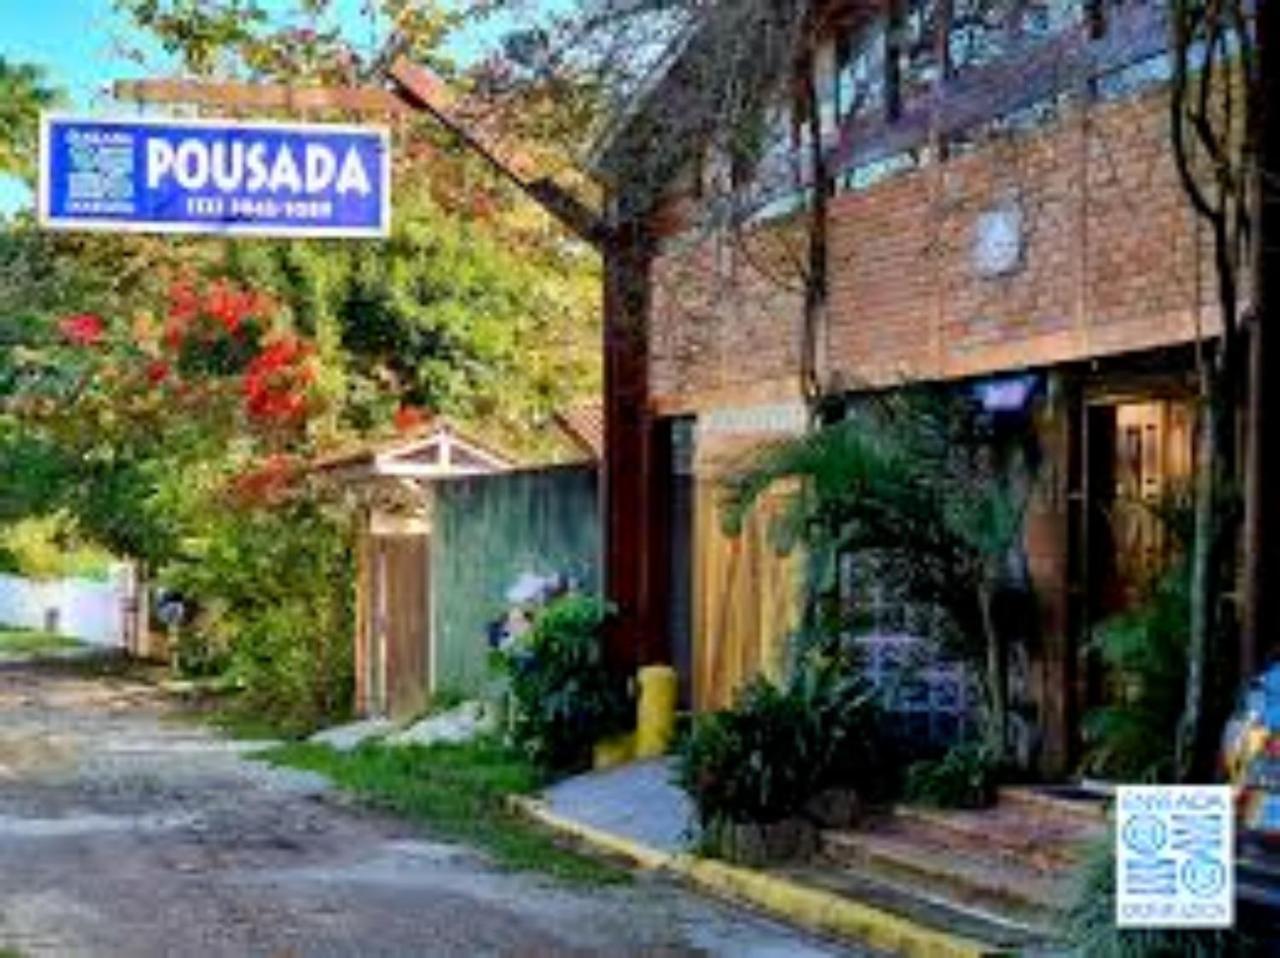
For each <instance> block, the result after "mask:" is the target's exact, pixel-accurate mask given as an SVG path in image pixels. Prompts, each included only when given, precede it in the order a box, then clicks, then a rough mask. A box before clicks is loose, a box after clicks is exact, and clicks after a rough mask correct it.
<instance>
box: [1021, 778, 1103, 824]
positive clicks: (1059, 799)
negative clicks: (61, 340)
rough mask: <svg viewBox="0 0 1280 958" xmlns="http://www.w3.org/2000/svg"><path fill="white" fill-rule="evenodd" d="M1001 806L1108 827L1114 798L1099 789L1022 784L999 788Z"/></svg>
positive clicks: (1077, 786) (1055, 818) (1058, 818)
mask: <svg viewBox="0 0 1280 958" xmlns="http://www.w3.org/2000/svg"><path fill="white" fill-rule="evenodd" d="M999 804H1000V805H1002V806H1004V807H1006V808H1008V807H1014V808H1023V809H1026V810H1027V811H1028V812H1039V813H1041V814H1043V815H1046V816H1048V817H1050V818H1052V819H1054V820H1059V821H1060V820H1062V819H1068V820H1077V821H1083V822H1086V823H1089V824H1094V825H1098V824H1101V825H1106V824H1107V821H1108V816H1109V814H1110V808H1111V798H1110V796H1109V795H1108V794H1106V793H1105V792H1103V791H1100V790H1098V789H1096V788H1085V787H1082V786H1079V785H1020V786H1006V787H1005V788H1002V789H1000V791H999Z"/></svg>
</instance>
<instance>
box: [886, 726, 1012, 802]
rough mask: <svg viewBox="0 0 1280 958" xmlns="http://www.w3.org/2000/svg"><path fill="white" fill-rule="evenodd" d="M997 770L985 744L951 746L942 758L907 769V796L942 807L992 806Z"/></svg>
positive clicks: (914, 800)
mask: <svg viewBox="0 0 1280 958" xmlns="http://www.w3.org/2000/svg"><path fill="white" fill-rule="evenodd" d="M998 771H999V769H998V763H997V762H996V760H995V757H994V756H993V755H992V754H991V750H990V749H989V748H988V747H987V746H986V745H982V744H978V743H976V742H965V743H963V744H960V745H954V746H952V747H951V748H950V749H949V750H948V751H947V754H946V755H944V756H943V757H942V758H940V759H937V760H933V761H922V762H915V763H913V764H912V765H911V767H910V768H908V769H907V783H906V797H907V799H908V800H909V801H913V802H920V803H922V804H926V805H937V806H939V807H941V808H986V807H988V806H989V805H992V804H994V803H995V798H996V786H997V784H998Z"/></svg>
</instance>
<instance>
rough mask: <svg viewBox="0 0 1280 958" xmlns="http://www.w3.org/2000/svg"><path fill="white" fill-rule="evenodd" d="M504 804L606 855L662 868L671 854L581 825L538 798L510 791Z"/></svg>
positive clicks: (642, 866) (641, 864) (644, 866)
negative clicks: (550, 807) (559, 813)
mask: <svg viewBox="0 0 1280 958" xmlns="http://www.w3.org/2000/svg"><path fill="white" fill-rule="evenodd" d="M507 805H508V807H510V808H511V809H512V811H514V812H516V813H517V814H520V815H525V816H527V817H529V818H531V819H533V820H534V821H537V822H541V823H542V824H543V825H546V826H547V827H548V828H554V829H555V830H556V831H559V832H564V833H565V834H566V835H570V836H572V837H573V838H576V839H579V840H581V841H583V842H586V843H587V844H588V845H593V846H595V847H596V848H597V849H599V850H600V851H603V852H605V853H607V854H609V855H617V856H619V857H621V858H628V859H630V860H631V861H633V862H635V863H636V864H637V865H639V866H640V867H641V868H648V869H657V868H665V867H667V865H668V864H669V861H670V859H671V856H670V855H668V854H667V853H666V852H661V851H658V850H657V849H656V848H650V847H649V846H648V845H641V844H640V843H639V842H633V841H631V839H629V838H623V837H621V836H620V835H614V834H613V833H611V832H606V831H603V830H602V829H599V828H592V827H591V826H590V825H583V824H582V823H581V822H575V821H573V820H572V819H569V818H565V817H563V816H561V815H557V814H556V813H555V812H553V811H551V810H550V809H549V808H547V806H546V805H544V804H543V803H542V802H539V801H536V800H535V799H531V798H525V797H524V796H521V795H510V796H508V797H507Z"/></svg>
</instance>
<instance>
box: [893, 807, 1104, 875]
mask: <svg viewBox="0 0 1280 958" xmlns="http://www.w3.org/2000/svg"><path fill="white" fill-rule="evenodd" d="M893 815H894V818H895V819H897V820H899V821H901V822H902V823H903V824H904V826H905V827H907V828H909V829H910V830H911V831H913V832H915V833H917V834H920V835H922V836H924V837H926V838H930V839H934V840H936V841H938V842H939V843H940V844H944V845H949V846H955V847H958V848H959V849H961V850H964V851H966V852H970V853H974V852H976V853H979V854H994V855H999V856H1000V857H1001V858H1002V859H1003V860H1005V861H1011V862H1015V863H1021V864H1025V865H1028V866H1030V867H1032V868H1035V869H1037V870H1039V871H1044V872H1055V871H1064V870H1068V869H1072V868H1074V867H1076V866H1077V865H1079V864H1080V862H1081V861H1082V859H1083V855H1084V853H1085V851H1086V849H1087V848H1088V846H1089V844H1090V843H1091V842H1094V841H1097V840H1101V839H1104V838H1105V836H1106V834H1107V830H1106V826H1105V825H1103V824H1102V823H1100V822H1096V821H1085V820H1083V819H1082V818H1081V817H1080V816H1078V815H1065V816H1054V815H1049V814H1045V813H1044V812H1043V811H1041V810H1039V809H1029V808H1027V807H1026V806H1023V805H1019V804H1014V805H997V806H996V807H995V808H990V809H983V810H980V811H966V810H952V809H935V808H926V807H921V806H916V805H899V806H897V807H896V808H895V809H894V810H893Z"/></svg>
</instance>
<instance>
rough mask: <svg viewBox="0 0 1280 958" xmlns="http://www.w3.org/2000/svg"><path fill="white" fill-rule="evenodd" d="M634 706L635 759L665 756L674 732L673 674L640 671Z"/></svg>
mask: <svg viewBox="0 0 1280 958" xmlns="http://www.w3.org/2000/svg"><path fill="white" fill-rule="evenodd" d="M639 679H640V698H639V701H638V702H637V704H636V758H657V757H658V756H659V755H664V754H666V751H667V749H668V748H669V747H670V745H671V738H672V736H673V735H674V734H675V730H676V693H677V683H676V670H675V669H673V668H671V667H670V666H669V665H650V666H647V667H645V668H643V669H641V670H640V677H639Z"/></svg>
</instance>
